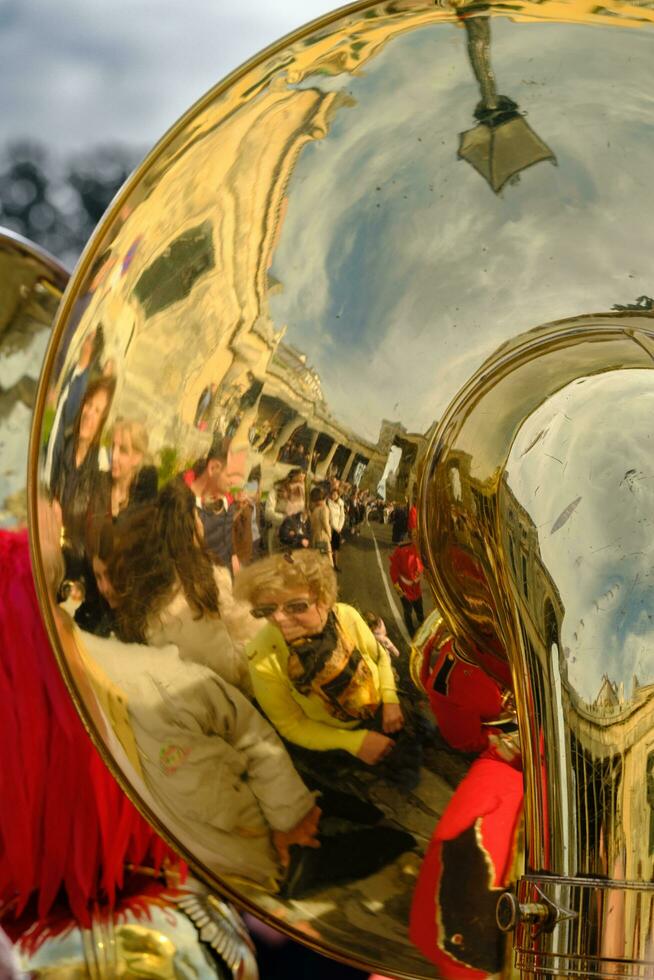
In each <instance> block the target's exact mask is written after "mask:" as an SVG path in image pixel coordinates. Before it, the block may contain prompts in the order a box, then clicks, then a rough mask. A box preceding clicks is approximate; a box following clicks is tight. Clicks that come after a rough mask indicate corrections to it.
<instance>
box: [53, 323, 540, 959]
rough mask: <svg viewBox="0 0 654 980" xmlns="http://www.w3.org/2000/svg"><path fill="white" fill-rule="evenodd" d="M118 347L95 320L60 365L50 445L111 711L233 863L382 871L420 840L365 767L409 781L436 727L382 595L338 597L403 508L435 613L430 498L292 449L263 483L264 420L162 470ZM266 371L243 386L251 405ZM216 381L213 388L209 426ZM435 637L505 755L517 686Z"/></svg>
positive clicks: (194, 831)
mask: <svg viewBox="0 0 654 980" xmlns="http://www.w3.org/2000/svg"><path fill="white" fill-rule="evenodd" d="M103 348H104V342H103V335H102V328H101V327H98V328H96V330H94V331H92V332H91V333H90V334H89V335H88V336H87V338H85V341H84V343H83V345H82V348H81V351H80V356H79V358H78V361H77V363H76V364H75V366H74V367H73V368H72V369H71V370H69V372H68V374H67V375H66V376H65V378H64V383H63V385H62V390H61V393H60V396H59V400H58V403H57V405H56V408H55V411H54V414H53V420H52V427H51V431H50V434H49V440H48V443H47V446H46V448H45V469H46V476H47V482H48V484H49V490H50V495H51V498H52V501H53V508H52V510H53V514H54V515H55V519H60V521H61V526H62V534H61V542H62V546H61V552H62V554H61V557H62V564H63V568H64V570H65V574H64V575H63V576H61V575H57V576H56V579H57V581H56V582H54V581H53V583H52V584H53V586H54V585H56V586H57V589H58V592H57V601H58V603H59V609H60V615H61V616H62V617H64V620H63V621H64V622H65V624H66V625H65V627H64V629H65V630H69V631H70V634H71V636H73V637H76V638H77V640H76V641H77V643H78V646H79V649H80V650H82V651H83V652H82V654H81V656H82V660H83V662H84V664H85V670H86V676H87V679H88V684H87V691H88V690H89V689H90V690H91V691H93V692H94V697H95V698H96V701H97V704H96V708H97V712H98V717H99V718H104V719H105V720H108V721H109V728H110V729H111V731H112V732H113V736H114V738H115V740H117V742H118V743H119V745H120V750H121V752H122V753H123V757H124V760H126V764H127V765H129V766H130V767H131V772H132V773H133V774H134V775H135V777H136V778H138V779H141V780H142V782H143V785H144V787H145V791H146V792H147V794H148V795H149V798H150V800H151V801H152V803H153V805H154V807H155V809H156V810H157V811H158V812H159V815H160V816H161V818H162V819H163V821H164V822H165V823H166V825H167V826H168V828H169V830H170V831H171V833H173V835H174V836H176V837H177V838H178V839H179V840H181V841H182V843H185V844H187V846H189V848H190V849H191V850H192V851H194V852H195V854H196V856H197V857H198V858H199V859H200V860H202V861H204V863H205V864H206V865H207V866H208V867H209V868H211V869H212V870H213V871H214V872H216V873H217V874H219V875H220V876H223V877H226V878H228V879H229V878H230V877H233V878H237V879H239V880H240V879H244V878H245V879H247V880H248V881H250V882H255V883H257V884H258V885H260V886H261V887H263V888H266V889H268V890H272V891H274V892H276V893H277V894H279V895H280V896H282V897H286V898H301V897H304V896H305V895H307V894H311V893H312V892H315V891H316V890H320V889H322V888H323V887H328V886H330V885H334V884H340V883H347V882H351V881H356V880H358V879H360V878H364V877H367V876H368V875H370V874H372V873H374V872H375V871H378V870H380V869H382V868H384V867H386V866H387V865H388V864H390V863H391V862H393V861H394V860H395V859H396V858H397V857H398V856H399V855H401V854H403V853H406V852H408V851H411V850H414V849H415V848H416V846H417V845H416V841H415V839H414V837H413V836H412V835H411V834H410V833H408V832H407V831H406V830H405V829H403V828H400V827H399V826H398V825H397V824H395V823H394V822H393V821H392V820H390V819H388V817H387V816H386V815H385V813H384V812H383V811H382V810H381V809H380V808H379V807H378V806H377V805H376V803H375V800H374V799H373V798H372V797H371V796H370V795H369V794H368V792H367V789H368V787H369V785H370V781H369V779H366V778H364V776H365V774H370V773H371V772H374V774H375V778H376V780H377V781H381V782H383V783H387V784H389V785H390V786H391V787H396V788H399V789H400V790H401V791H404V792H409V791H411V790H412V789H413V788H415V786H416V785H417V783H418V780H419V779H420V765H421V746H420V744H419V739H418V740H416V728H415V727H414V719H412V712H414V710H415V706H414V704H413V703H412V702H411V701H410V699H407V697H406V693H405V692H404V691H403V689H402V685H401V684H398V676H401V670H400V669H399V668H400V667H402V668H406V664H405V663H403V654H402V652H401V651H400V650H399V649H398V647H397V646H396V645H395V644H394V643H393V640H392V639H391V637H390V636H389V635H388V632H387V630H386V626H385V623H384V621H383V619H382V618H381V617H380V616H379V615H378V614H377V613H376V612H374V611H366V612H364V613H363V614H362V613H361V612H360V611H359V610H358V609H356V608H355V607H354V606H353V605H350V604H348V603H345V602H341V601H339V597H338V581H339V579H338V572H339V571H340V555H341V551H342V547H343V544H344V542H345V541H348V540H349V541H350V542H353V541H356V539H357V537H358V536H359V535H360V533H361V527H362V524H363V523H364V522H365V523H367V522H369V521H374V520H377V521H380V522H382V523H387V524H390V525H392V533H391V538H392V544H393V550H392V552H391V553H390V555H389V575H390V579H391V581H392V583H393V586H394V587H395V589H396V591H397V594H398V597H399V602H400V604H401V608H402V612H403V616H404V622H405V626H406V630H407V632H408V634H409V635H411V636H412V635H413V634H414V633H415V631H416V629H417V627H418V626H420V625H421V624H422V622H423V621H424V617H425V613H424V608H423V601H422V587H421V581H422V575H423V572H424V569H423V566H422V562H421V559H420V554H419V551H418V548H417V546H416V535H417V512H416V507H415V504H411V505H409V502H408V501H404V502H402V503H397V504H394V505H391V504H387V503H386V502H385V501H384V500H383V499H381V498H380V497H379V496H378V495H376V494H374V493H371V492H370V491H365V490H361V489H360V488H358V487H357V486H354V485H353V484H352V483H350V482H348V481H347V480H343V479H341V478H340V477H339V476H337V475H336V473H334V472H332V473H331V474H328V475H327V476H326V477H324V478H319V477H318V476H317V475H316V474H315V468H313V467H311V466H309V465H308V464H307V463H305V465H297V466H296V465H291V464H290V463H288V464H287V465H288V468H287V470H286V472H285V473H284V475H283V476H282V477H281V478H280V479H278V480H277V481H275V482H273V483H272V484H270V485H268V486H267V487H266V489H265V490H264V487H263V486H262V484H263V480H262V471H261V464H257V465H255V466H254V467H251V468H250V469H249V472H248V455H249V453H251V451H252V446H253V442H252V440H249V446H248V447H246V448H242V449H239V448H238V447H237V446H236V445H235V443H234V442H233V441H232V440H231V439H230V426H229V425H228V426H227V427H226V428H225V431H216V432H214V435H213V438H212V440H211V444H210V446H209V448H208V450H207V452H206V453H205V454H204V455H203V456H202V457H201V458H199V459H198V460H196V461H195V462H194V463H193V464H192V465H191V466H187V467H186V469H185V470H183V471H182V472H180V473H178V474H176V475H174V476H173V477H172V478H170V479H168V480H166V481H164V482H162V481H161V479H160V474H159V471H158V469H157V467H156V466H155V463H154V460H153V459H152V458H151V456H150V455H149V445H148V433H147V429H146V427H145V426H144V425H143V423H142V422H141V421H140V420H138V419H134V418H122V417H120V416H119V415H117V413H116V412H115V411H113V402H114V397H115V392H116V375H115V365H114V364H113V362H112V361H111V360H109V359H105V358H104V352H103ZM256 385H257V382H255V381H254V379H249V383H248V384H247V385H245V386H241V387H236V388H234V391H232V393H231V395H230V398H231V400H232V403H233V404H232V406H231V409H230V411H231V410H235V411H236V416H238V415H239V414H240V413H241V412H242V410H243V409H244V408H247V407H251V406H250V405H249V399H251V397H252V396H253V392H255V390H256ZM217 398H219V393H218V392H217V391H216V390H214V389H213V387H211V386H210V387H209V389H208V390H207V391H205V392H203V395H202V397H201V402H202V404H199V405H198V413H197V415H196V419H195V424H196V427H197V428H198V429H202V425H201V423H202V421H203V419H204V418H205V417H206V412H207V411H208V410H209V408H210V407H211V405H213V404H214V402H215V401H216V399H217ZM205 403H206V404H205ZM110 418H111V419H112V422H111V424H109V419H110ZM232 421H233V417H232ZM231 431H232V432H233V431H234V427H233V425H232V426H231ZM266 438H267V436H264V440H265V439H266ZM282 455H283V452H282V454H281V455H280V456H279V457H278V459H277V461H276V470H277V472H279V469H280V464H281V462H282V459H281V456H282ZM289 459H290V456H289ZM246 474H247V475H246ZM58 540H59V538H58ZM348 546H351V545H348ZM62 578H63V583H62ZM439 650H440V647H439ZM443 651H445V652H443ZM439 656H440V659H439V660H438V662H437V664H436V666H435V667H433V670H432V674H431V675H429V676H428V675H427V673H426V674H425V680H424V688H425V690H426V691H427V693H428V694H429V697H430V701H431V706H432V710H433V712H434V715H435V716H436V718H437V720H438V724H439V729H440V730H441V733H442V735H443V738H444V739H445V741H446V742H448V744H450V745H451V746H452V747H453V748H454V749H455V750H460V751H466V752H470V751H475V752H476V751H478V749H479V748H480V747H481V748H482V749H483V752H482V755H481V756H480V760H481V763H483V765H484V766H486V768H488V765H489V759H490V762H492V764H493V766H494V767H495V768H493V773H494V774H495V770H496V769H497V762H498V759H497V758H496V756H497V755H498V751H497V749H496V747H495V745H494V743H493V744H491V743H490V742H488V739H493V738H495V739H499V738H500V737H503V734H502V731H501V730H500V729H499V728H497V732H499V734H497V732H496V731H495V728H492V727H491V728H488V732H490V735H489V734H488V733H487V731H486V728H485V727H484V726H485V725H487V724H488V722H487V721H486V720H485V719H488V718H490V719H491V720H492V723H493V724H495V720H493V719H495V716H496V715H497V714H498V712H499V710H500V708H499V707H498V705H500V706H501V705H502V704H503V703H504V701H503V698H504V697H505V688H504V687H503V686H502V685H498V684H497V683H495V682H493V681H488V683H487V685H486V686H487V688H488V691H487V692H486V694H485V695H484V697H485V700H483V699H482V700H483V703H482V704H481V706H478V705H477V701H474V697H476V694H475V691H477V693H478V692H479V691H481V690H482V686H480V683H476V684H475V691H472V689H471V688H470V685H469V683H468V675H469V673H470V668H469V665H467V661H466V662H465V663H463V666H460V665H459V661H458V660H457V656H458V654H457V652H456V650H455V649H454V647H452V646H451V645H450V646H447V647H446V646H444V647H443V648H442V651H441V653H440V654H439ZM426 663H427V661H426ZM456 670H458V673H456ZM455 680H456V681H457V684H458V681H459V680H460V681H461V683H460V684H459V685H458V686H456V685H455V683H454V682H455ZM509 685H510V680H507V681H506V689H508V687H509ZM455 688H456V689H455ZM483 690H484V691H486V688H484V689H483ZM473 695H474V697H473ZM486 695H487V696H486ZM471 699H472V700H471ZM477 700H479V698H477ZM473 701H474V704H473ZM471 705H472V708H471ZM473 709H474V710H473ZM471 719H472V721H474V726H472V727H474V733H475V738H476V739H477V740H476V741H474V745H473V741H471V740H470V738H471V736H470V731H471V730H472V728H471V725H472V722H471ZM462 726H463V727H462ZM496 727H497V726H496ZM477 729H479V732H481V735H479V738H477V735H478V734H479V732H478V731H477ZM477 743H479V745H478V744H477ZM487 743H488V744H487ZM488 746H490V748H488ZM486 749H488V752H490V756H489V758H487V757H486V755H485V754H484V752H486ZM498 758H499V756H498ZM500 761H501V762H502V765H503V766H504V769H502V768H500V769H499V770H498V772H499V776H502V774H506V773H505V771H506V772H508V776H506V778H507V780H510V779H513V778H514V771H515V767H516V764H515V763H514V762H513V760H510V761H509V763H507V762H506V760H505V759H503V758H502V759H500ZM481 763H480V765H481ZM507 765H508V766H509V769H510V771H508V770H506V767H507ZM477 771H479V772H481V773H482V774H483V773H485V772H486V770H485V769H483V766H481V768H479V769H478V770H477V769H475V770H474V772H475V773H477ZM330 773H331V778H330ZM362 774H364V775H362ZM499 776H497V777H496V776H495V775H494V776H493V778H499ZM475 778H476V777H475ZM480 778H481V777H480ZM514 781H515V780H514ZM516 785H517V784H516ZM353 786H356V787H358V788H357V789H356V791H353V790H352V787H353ZM511 786H513V783H511ZM518 789H519V787H518ZM514 796H515V806H514V807H513V810H512V811H511V819H512V820H513V819H514V810H515V812H516V813H517V812H518V809H519V803H520V798H521V797H520V795H519V793H518V790H516V793H515V794H514ZM511 799H512V800H513V797H511ZM454 800H455V802H454V803H453V804H452V806H453V807H454V810H456V807H459V806H460V805H462V804H460V802H459V798H458V797H456V795H455V798H454ZM473 809H474V808H473ZM454 810H452V808H450V809H449V810H448V811H446V816H447V815H448V814H449V813H450V812H454ZM456 812H457V813H458V810H456ZM475 812H476V810H475ZM448 819H449V816H448ZM444 833H445V831H444V830H443V826H442V821H441V823H439V826H438V829H437V831H436V834H435V837H434V841H433V842H432V845H431V850H430V852H429V854H428V860H427V861H426V862H425V864H424V865H423V870H422V871H421V875H420V879H419V888H418V892H417V893H416V894H417V895H418V896H419V898H420V902H418V901H417V900H416V902H414V906H413V912H412V936H413V938H414V941H415V943H416V945H418V946H419V947H420V948H422V949H423V951H424V952H425V953H426V954H427V955H430V952H429V951H430V950H431V949H432V948H433V946H434V942H435V940H434V935H433V928H432V920H431V918H429V916H427V919H425V918H424V915H423V908H424V894H425V893H426V892H427V891H429V892H430V893H431V891H433V888H434V887H435V885H434V882H435V881H436V877H437V872H438V868H440V864H439V862H440V861H441V854H442V852H443V853H444V851H443V847H444V846H445V845H442V840H441V837H442V835H443V834H444ZM439 834H440V835H441V836H440V837H439ZM502 842H504V837H503V838H502ZM448 846H449V845H448ZM432 851H433V855H435V857H434V856H433V855H432V856H431V857H430V856H429V855H431V854H432ZM435 869H436V870H435ZM438 873H440V872H438ZM435 876H436V877H435ZM430 914H431V913H430ZM425 937H426V938H425Z"/></svg>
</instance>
